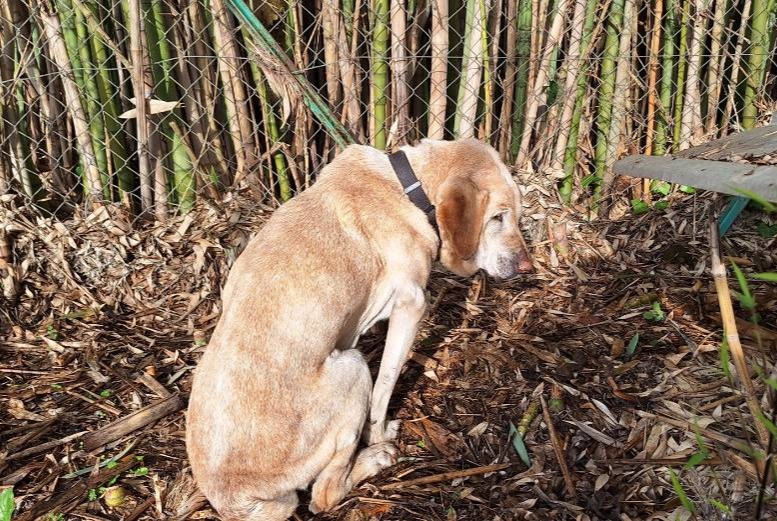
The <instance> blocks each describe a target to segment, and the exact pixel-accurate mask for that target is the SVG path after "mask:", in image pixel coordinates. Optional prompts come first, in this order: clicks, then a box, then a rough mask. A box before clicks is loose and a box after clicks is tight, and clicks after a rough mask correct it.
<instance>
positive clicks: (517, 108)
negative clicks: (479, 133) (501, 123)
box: [510, 0, 533, 161]
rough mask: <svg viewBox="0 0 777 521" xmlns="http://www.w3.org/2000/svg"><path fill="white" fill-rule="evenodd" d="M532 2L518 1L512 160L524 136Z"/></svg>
mask: <svg viewBox="0 0 777 521" xmlns="http://www.w3.org/2000/svg"><path fill="white" fill-rule="evenodd" d="M532 1H533V0H518V22H517V23H518V29H517V32H518V41H517V43H516V52H517V53H518V54H517V60H518V68H517V72H516V74H517V78H516V81H515V102H514V103H513V118H512V125H511V128H512V140H511V144H510V159H511V160H512V161H514V160H515V158H516V157H517V156H518V151H519V149H520V148H521V136H522V135H523V121H524V113H525V105H526V98H527V96H528V91H529V73H530V68H531V60H530V58H531V39H532Z"/></svg>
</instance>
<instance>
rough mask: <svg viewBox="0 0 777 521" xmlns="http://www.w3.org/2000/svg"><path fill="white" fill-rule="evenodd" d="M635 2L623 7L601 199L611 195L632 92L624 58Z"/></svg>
mask: <svg viewBox="0 0 777 521" xmlns="http://www.w3.org/2000/svg"><path fill="white" fill-rule="evenodd" d="M634 1H635V0H625V2H624V6H623V30H622V31H621V35H620V43H619V45H618V56H619V57H621V58H620V59H619V60H618V65H617V67H616V72H615V92H614V96H613V98H612V117H611V119H610V129H609V132H608V133H607V151H606V154H605V159H604V173H603V176H602V183H601V185H599V186H597V190H598V192H599V193H598V195H599V198H600V199H601V198H602V197H606V196H607V195H608V194H609V190H610V186H611V185H612V179H613V173H612V165H613V163H615V160H616V159H617V155H618V148H619V146H620V144H621V139H622V137H623V128H624V125H625V123H626V121H625V120H626V112H625V108H626V102H627V99H628V97H629V94H630V92H631V87H630V84H631V75H630V72H629V67H630V66H631V64H630V63H629V61H628V60H625V59H623V58H622V57H624V56H630V50H631V35H632V31H633V21H634V20H633V18H634Z"/></svg>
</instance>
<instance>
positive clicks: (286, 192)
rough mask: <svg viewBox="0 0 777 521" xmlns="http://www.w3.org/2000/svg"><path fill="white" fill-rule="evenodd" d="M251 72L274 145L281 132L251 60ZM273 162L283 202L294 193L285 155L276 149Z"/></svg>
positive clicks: (265, 87) (262, 83)
mask: <svg viewBox="0 0 777 521" xmlns="http://www.w3.org/2000/svg"><path fill="white" fill-rule="evenodd" d="M251 73H252V75H253V79H254V85H255V86H256V92H257V94H258V95H259V101H260V103H261V105H262V114H263V115H264V126H265V129H264V130H265V133H266V135H267V137H268V140H269V146H270V147H275V146H276V145H278V144H279V143H280V142H281V133H280V129H279V127H278V120H277V118H276V116H275V111H274V110H273V107H272V104H271V103H270V93H269V91H268V89H267V80H266V79H265V78H264V75H263V74H262V71H261V70H259V66H258V65H257V64H256V63H254V62H252V63H251ZM272 159H273V164H274V166H275V175H276V177H277V178H278V192H279V195H280V200H281V202H282V203H285V202H286V201H288V200H289V199H291V197H292V196H293V195H294V194H293V193H292V190H291V183H290V180H289V170H288V167H287V165H286V156H285V155H284V153H283V152H281V151H278V152H275V153H274V154H273V155H272Z"/></svg>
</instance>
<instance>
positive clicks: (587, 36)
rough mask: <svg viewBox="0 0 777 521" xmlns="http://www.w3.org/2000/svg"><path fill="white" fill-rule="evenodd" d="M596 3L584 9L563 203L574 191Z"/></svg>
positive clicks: (562, 191) (565, 166)
mask: <svg viewBox="0 0 777 521" xmlns="http://www.w3.org/2000/svg"><path fill="white" fill-rule="evenodd" d="M597 7H598V2H597V1H596V0H588V3H587V4H586V7H585V22H584V24H583V40H582V42H580V56H581V57H585V58H584V59H585V62H583V63H581V64H580V74H579V76H578V77H577V90H576V92H575V110H574V112H573V113H572V122H571V128H570V130H569V139H568V140H567V147H566V150H565V151H564V181H563V183H562V185H561V189H560V192H561V196H562V198H563V199H564V201H565V202H567V203H568V202H569V201H570V200H571V198H572V191H573V190H574V179H575V178H574V173H575V166H576V164H577V142H578V139H579V136H580V119H581V118H582V116H583V109H584V108H585V92H586V87H587V85H588V70H589V68H590V62H591V59H590V58H589V57H588V50H589V48H590V47H591V38H592V37H593V32H594V24H595V23H596V9H597Z"/></svg>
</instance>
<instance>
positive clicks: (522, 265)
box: [515, 258, 534, 273]
mask: <svg viewBox="0 0 777 521" xmlns="http://www.w3.org/2000/svg"><path fill="white" fill-rule="evenodd" d="M515 269H516V270H517V271H518V273H533V272H534V266H533V265H532V263H531V261H530V260H529V259H527V258H521V259H518V262H517V263H516V265H515Z"/></svg>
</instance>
